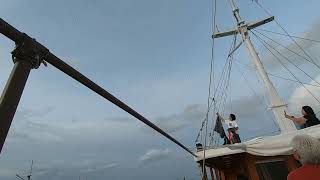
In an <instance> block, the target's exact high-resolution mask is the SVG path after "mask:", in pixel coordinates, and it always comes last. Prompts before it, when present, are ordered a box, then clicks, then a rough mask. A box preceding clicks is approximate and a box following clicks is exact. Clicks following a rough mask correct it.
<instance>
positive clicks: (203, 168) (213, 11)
mask: <svg viewBox="0 0 320 180" xmlns="http://www.w3.org/2000/svg"><path fill="white" fill-rule="evenodd" d="M212 3H213V4H212V5H213V7H212V8H213V10H212V25H211V27H212V32H213V34H214V33H215V27H216V16H217V0H214V2H213V1H212ZM214 46H215V40H214V38H212V46H211V62H210V77H209V89H208V104H207V105H208V109H207V113H206V123H205V124H206V132H205V137H204V148H203V160H202V171H203V172H202V179H204V178H203V177H204V175H205V172H206V169H205V168H206V167H205V161H206V148H207V135H208V120H209V111H210V106H211V103H210V98H211V84H212V79H213V80H214V73H213V70H214V69H213V68H214ZM213 101H214V100H213Z"/></svg>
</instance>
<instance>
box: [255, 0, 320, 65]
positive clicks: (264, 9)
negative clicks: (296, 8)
mask: <svg viewBox="0 0 320 180" xmlns="http://www.w3.org/2000/svg"><path fill="white" fill-rule="evenodd" d="M255 3H256V4H257V5H258V6H259V7H260V8H261V9H262V10H263V11H264V12H266V13H267V14H268V15H269V16H272V14H271V13H270V11H268V10H267V9H266V8H264V7H263V6H262V5H261V4H260V3H259V2H258V1H255ZM274 22H275V23H276V24H277V25H278V26H279V27H280V28H281V29H282V31H283V32H284V33H285V34H286V35H287V36H288V37H289V38H290V39H291V41H292V42H294V43H295V44H296V46H297V47H298V48H299V49H300V50H301V51H302V52H303V53H304V54H305V55H306V56H307V57H308V58H309V59H310V60H311V61H312V62H313V63H314V65H316V64H317V63H315V61H314V60H313V58H312V57H311V56H310V55H309V54H308V53H307V52H306V51H305V50H304V49H303V48H302V47H301V46H300V45H299V44H298V42H297V41H296V40H295V39H294V38H293V37H292V36H291V35H290V34H289V33H288V31H287V30H286V29H285V28H284V27H283V26H282V25H281V24H280V22H279V21H278V20H277V19H274Z"/></svg>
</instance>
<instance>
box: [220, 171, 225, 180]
mask: <svg viewBox="0 0 320 180" xmlns="http://www.w3.org/2000/svg"><path fill="white" fill-rule="evenodd" d="M219 174H220V180H226V177H225V175H224V171H221V170H220V171H219Z"/></svg>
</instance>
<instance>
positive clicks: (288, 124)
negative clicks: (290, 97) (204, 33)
mask: <svg viewBox="0 0 320 180" xmlns="http://www.w3.org/2000/svg"><path fill="white" fill-rule="evenodd" d="M229 2H230V5H231V8H232V12H233V15H234V17H235V19H236V21H237V27H236V28H235V29H232V30H229V31H226V32H218V33H216V34H214V36H213V37H214V38H219V37H224V36H229V35H234V34H238V33H240V34H241V37H242V41H243V42H244V43H245V45H246V46H247V49H248V52H249V54H250V57H251V60H252V62H253V64H254V65H255V69H256V70H257V73H258V74H259V76H260V78H261V79H262V81H263V83H264V85H265V88H266V91H267V94H268V98H269V103H270V108H271V110H272V111H273V113H274V115H275V118H276V121H277V124H278V125H279V128H280V130H281V133H285V132H289V131H294V130H296V127H295V125H294V123H293V122H292V121H290V120H288V119H286V118H285V117H284V110H286V109H287V104H286V103H284V101H283V100H282V99H281V98H280V96H279V95H278V93H277V90H276V89H275V87H274V85H273V84H272V82H271V81H270V79H269V76H268V74H267V73H266V71H265V69H264V67H263V64H262V62H261V60H260V58H259V56H258V54H257V52H256V49H255V48H254V46H253V44H252V42H251V40H250V36H249V30H250V29H254V28H256V27H258V26H261V25H263V24H266V23H268V22H271V21H273V19H274V17H269V18H266V19H263V20H260V21H257V22H254V23H246V22H245V21H244V20H242V19H241V16H240V12H239V8H238V7H237V5H236V3H235V1H234V0H229Z"/></svg>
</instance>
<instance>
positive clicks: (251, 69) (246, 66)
mask: <svg viewBox="0 0 320 180" xmlns="http://www.w3.org/2000/svg"><path fill="white" fill-rule="evenodd" d="M235 62H236V63H238V64H239V65H241V66H242V67H244V68H246V69H248V70H250V71H254V68H252V67H250V66H248V65H245V64H241V63H239V62H238V61H235ZM266 73H267V74H268V75H269V76H272V77H276V78H279V79H282V80H286V81H290V82H296V83H299V81H297V80H294V79H289V78H285V77H282V76H280V75H276V74H272V73H269V72H266ZM301 82H302V81H301ZM302 83H303V84H305V85H308V86H314V87H320V86H319V85H316V84H310V83H305V82H302Z"/></svg>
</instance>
